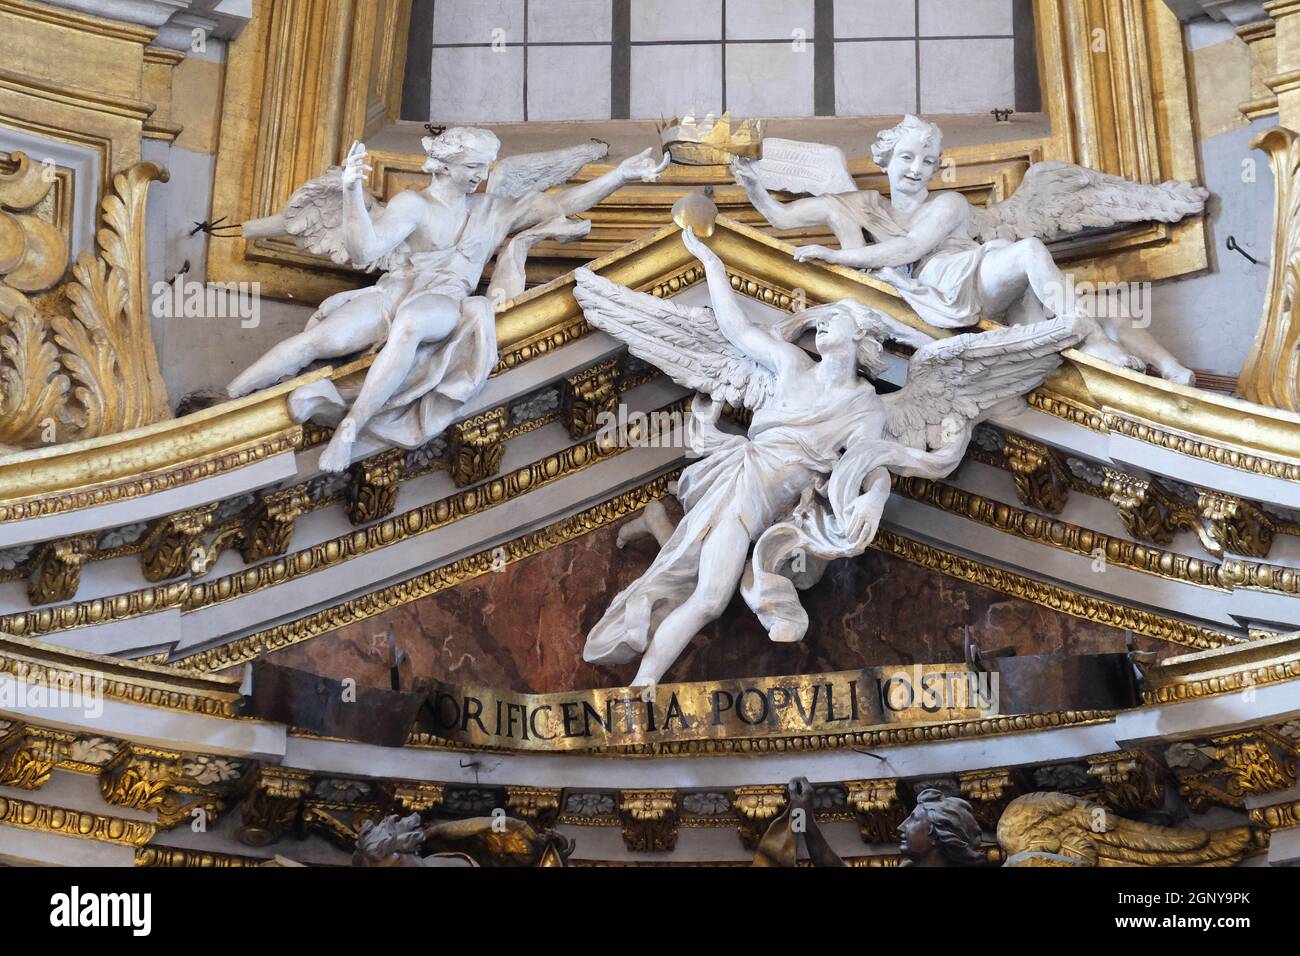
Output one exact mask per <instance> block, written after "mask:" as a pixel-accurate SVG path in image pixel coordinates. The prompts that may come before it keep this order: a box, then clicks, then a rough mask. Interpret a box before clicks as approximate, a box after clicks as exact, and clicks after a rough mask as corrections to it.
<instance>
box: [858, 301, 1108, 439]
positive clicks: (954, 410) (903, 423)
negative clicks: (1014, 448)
mask: <svg viewBox="0 0 1300 956" xmlns="http://www.w3.org/2000/svg"><path fill="white" fill-rule="evenodd" d="M1081 338H1082V336H1081V335H1080V334H1079V333H1078V332H1076V331H1075V330H1074V329H1073V328H1072V327H1071V326H1070V325H1069V323H1067V322H1064V321H1062V320H1060V319H1053V320H1052V321H1050V322H1035V323H1033V324H1031V325H1018V326H1011V327H1010V328H1005V329H992V330H990V331H988V332H968V333H966V334H965V335H955V336H953V337H952V338H949V339H939V340H937V341H931V342H929V343H928V344H926V345H923V346H922V347H921V348H919V349H917V350H916V352H915V354H913V356H912V359H911V361H910V362H908V364H907V382H906V384H905V385H904V386H903V387H902V388H901V389H899V390H898V391H897V392H893V393H891V394H889V395H883V396H881V398H882V400H883V402H884V404H885V408H886V410H887V413H888V416H889V418H888V423H887V424H886V426H885V433H886V434H887V435H888V436H889V437H891V438H894V439H895V440H897V441H899V442H901V443H903V444H905V445H909V446H911V447H913V448H919V449H921V450H923V451H933V450H937V449H939V448H943V447H945V446H948V445H951V444H953V443H954V442H955V441H958V440H960V439H964V437H965V436H966V435H967V434H968V433H969V431H970V429H971V427H972V426H974V425H975V424H976V423H977V422H978V421H979V420H980V419H981V418H982V417H983V416H984V415H985V414H987V413H988V412H989V411H990V410H991V409H992V408H993V407H994V406H996V405H998V404H999V403H1001V402H1004V401H1006V400H1007V399H1010V398H1015V397H1017V396H1020V395H1024V394H1025V393H1026V392H1029V391H1032V390H1033V389H1034V388H1036V387H1038V386H1039V385H1041V384H1042V382H1043V379H1045V378H1046V377H1047V376H1048V374H1049V373H1050V372H1051V371H1052V370H1053V369H1055V368H1056V366H1057V365H1059V364H1060V362H1061V350H1062V349H1067V348H1069V347H1070V346H1072V345H1074V344H1075V343H1076V342H1078V341H1079V340H1080V339H1081Z"/></svg>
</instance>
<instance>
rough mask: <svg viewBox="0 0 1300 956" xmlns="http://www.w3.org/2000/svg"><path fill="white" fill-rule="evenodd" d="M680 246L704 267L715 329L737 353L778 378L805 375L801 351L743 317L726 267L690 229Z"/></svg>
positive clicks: (806, 357) (805, 368)
mask: <svg viewBox="0 0 1300 956" xmlns="http://www.w3.org/2000/svg"><path fill="white" fill-rule="evenodd" d="M682 242H684V243H685V244H686V248H687V249H689V250H690V251H691V255H693V256H695V258H697V259H699V260H700V264H701V265H703V266H704V278H705V279H706V280H708V284H709V299H710V301H711V302H712V304H713V315H714V318H716V319H717V321H718V328H719V329H720V330H721V331H722V334H723V335H725V336H726V337H727V340H728V341H729V342H731V344H732V345H734V346H736V348H738V349H740V350H741V351H742V352H744V353H745V354H746V355H748V356H749V357H750V358H752V359H753V360H754V361H756V362H758V363H760V364H761V365H763V366H765V367H767V368H768V369H771V370H772V371H773V372H775V373H776V374H777V377H778V378H785V377H786V376H787V375H793V374H798V373H801V372H804V371H807V368H808V366H810V365H811V364H812V362H811V360H810V359H809V358H808V356H807V355H805V354H804V351H803V349H801V348H799V347H798V346H795V345H791V344H790V343H789V342H786V341H784V340H782V339H781V338H779V337H777V336H776V335H773V334H772V333H771V332H770V331H768V330H767V329H765V328H763V327H761V326H758V325H755V324H754V323H753V322H751V321H750V319H749V317H748V316H747V315H746V314H745V310H744V309H742V308H741V307H740V303H739V302H738V301H736V293H735V292H734V291H733V290H732V288H731V280H730V279H728V278H727V267H726V266H724V265H723V264H722V260H721V259H719V258H718V257H717V255H716V254H715V253H714V252H713V250H712V249H710V248H709V247H708V246H706V245H705V244H704V243H702V242H701V241H700V240H699V239H698V238H697V237H696V235H695V233H694V232H693V231H692V230H691V229H689V228H688V229H687V230H686V231H685V232H683V233H682Z"/></svg>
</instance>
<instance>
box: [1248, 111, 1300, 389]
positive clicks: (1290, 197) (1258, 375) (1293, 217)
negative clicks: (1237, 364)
mask: <svg viewBox="0 0 1300 956" xmlns="http://www.w3.org/2000/svg"><path fill="white" fill-rule="evenodd" d="M1250 145H1251V146H1252V147H1254V148H1255V149H1259V150H1263V151H1264V153H1265V154H1267V156H1268V161H1269V164H1270V165H1271V166H1272V167H1273V180H1274V197H1275V205H1274V211H1273V256H1272V259H1271V260H1270V263H1269V279H1268V294H1267V298H1266V299H1265V300H1264V316H1263V319H1262V320H1261V321H1260V324H1259V329H1258V331H1256V333H1255V342H1254V344H1253V345H1252V346H1251V350H1250V354H1249V355H1248V356H1246V364H1245V365H1244V366H1243V367H1242V370H1241V375H1240V376H1239V377H1238V385H1237V390H1238V392H1239V393H1240V394H1241V396H1242V397H1243V398H1246V399H1249V400H1250V401H1252V402H1258V403H1259V404H1261V405H1269V406H1272V407H1274V408H1286V409H1290V410H1291V411H1300V317H1298V316H1297V315H1296V305H1297V303H1296V298H1297V295H1298V294H1300V134H1297V133H1296V132H1295V131H1294V130H1289V129H1286V128H1285V127H1281V126H1279V127H1275V128H1273V129H1270V130H1265V131H1264V132H1263V133H1261V134H1260V135H1258V136H1256V137H1255V138H1254V139H1253V140H1252V141H1251V144H1250Z"/></svg>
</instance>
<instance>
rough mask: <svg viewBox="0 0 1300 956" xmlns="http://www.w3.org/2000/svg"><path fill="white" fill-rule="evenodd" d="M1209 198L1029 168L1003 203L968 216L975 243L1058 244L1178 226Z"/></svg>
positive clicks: (1082, 171)
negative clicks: (1131, 227)
mask: <svg viewBox="0 0 1300 956" xmlns="http://www.w3.org/2000/svg"><path fill="white" fill-rule="evenodd" d="M1209 196H1210V193H1209V191H1208V190H1206V189H1202V188H1201V187H1200V186H1193V185H1192V184H1191V183H1187V182H1181V181H1179V180H1170V181H1169V182H1164V183H1160V184H1159V185H1156V186H1152V185H1148V184H1147V183H1135V182H1130V181H1129V180H1127V179H1124V178H1123V177H1122V176H1112V175H1110V174H1108V173H1101V172H1098V171H1097V170H1095V169H1088V168H1087V167H1086V166H1076V165H1075V164H1074V163H1065V162H1059V161H1051V162H1043V163H1034V165H1032V166H1030V167H1029V170H1028V171H1027V172H1026V173H1025V178H1024V180H1023V181H1022V182H1021V184H1020V188H1018V189H1017V190H1016V191H1015V192H1014V193H1013V194H1012V195H1011V196H1010V197H1009V198H1008V199H1005V200H1003V201H1002V202H1000V203H994V204H993V205H991V206H985V207H984V208H976V209H974V210H972V213H973V217H974V232H975V236H976V238H978V239H981V240H983V241H985V242H988V241H989V240H990V239H1010V240H1016V239H1028V238H1031V237H1034V236H1036V237H1038V238H1039V239H1043V240H1052V239H1059V238H1060V237H1061V236H1066V235H1069V234H1070V233H1075V232H1080V231H1081V230H1084V229H1105V228H1109V227H1111V226H1118V225H1121V224H1123V223H1131V222H1151V221H1156V222H1178V220H1180V219H1182V218H1183V217H1185V216H1195V215H1198V214H1199V213H1201V212H1203V211H1204V210H1205V201H1206V200H1207V199H1208V198H1209Z"/></svg>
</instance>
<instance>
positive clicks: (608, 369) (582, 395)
mask: <svg viewBox="0 0 1300 956" xmlns="http://www.w3.org/2000/svg"><path fill="white" fill-rule="evenodd" d="M618 375H619V370H618V358H617V357H615V358H611V359H607V360H606V361H604V362H601V363H600V364H599V365H595V366H593V367H591V368H588V369H584V370H583V371H581V372H579V373H578V374H577V375H573V376H570V377H569V378H567V379H565V381H564V386H563V388H562V389H561V391H560V408H561V416H562V417H563V419H564V424H565V426H566V427H567V428H568V429H569V437H571V438H575V439H576V438H583V437H584V436H586V435H590V434H591V433H592V432H594V431H596V429H597V428H599V427H600V421H601V416H602V415H613V414H615V413H616V412H617V411H618V396H619V389H618Z"/></svg>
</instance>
